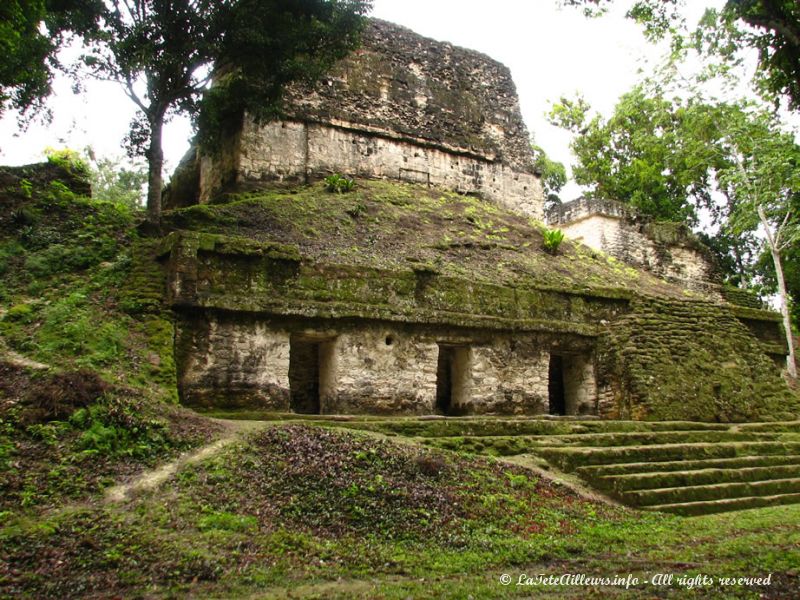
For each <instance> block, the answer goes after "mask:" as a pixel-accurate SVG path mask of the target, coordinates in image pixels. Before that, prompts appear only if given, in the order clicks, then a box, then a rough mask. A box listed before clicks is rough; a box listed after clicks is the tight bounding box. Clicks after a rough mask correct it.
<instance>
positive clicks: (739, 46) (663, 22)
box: [561, 0, 800, 109]
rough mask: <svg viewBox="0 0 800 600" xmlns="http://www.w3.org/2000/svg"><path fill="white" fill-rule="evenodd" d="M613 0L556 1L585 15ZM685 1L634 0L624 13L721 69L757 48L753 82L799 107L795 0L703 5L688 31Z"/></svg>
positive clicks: (799, 6) (799, 8)
mask: <svg viewBox="0 0 800 600" xmlns="http://www.w3.org/2000/svg"><path fill="white" fill-rule="evenodd" d="M614 1H615V0H561V4H562V5H564V6H572V7H583V9H584V14H586V15H587V16H591V17H595V16H598V15H601V14H603V13H604V12H606V11H607V10H608V7H609V6H610V5H612V4H613V3H614ZM686 5H687V0H636V1H635V2H634V3H633V5H632V7H631V8H630V10H628V12H627V16H628V18H630V19H633V20H635V21H636V22H638V23H639V24H640V25H642V26H643V28H644V31H645V35H646V36H647V37H648V39H649V40H651V41H654V40H658V39H662V38H664V37H671V39H672V46H673V49H675V50H682V49H686V48H688V47H695V48H696V49H697V50H699V51H700V52H701V53H703V54H704V56H705V57H706V59H708V58H712V57H716V58H720V59H722V61H723V65H718V66H716V68H717V70H719V71H723V72H724V71H725V69H727V68H729V67H730V66H731V65H737V64H741V61H742V52H743V51H746V50H748V49H754V50H756V51H757V52H758V57H759V69H758V72H757V73H756V75H755V80H756V83H757V84H758V85H759V86H760V88H761V89H762V91H763V92H765V93H766V94H767V95H768V96H770V97H771V98H773V99H775V100H777V99H779V98H785V99H786V100H787V101H788V103H789V105H790V106H791V107H792V108H794V109H800V2H797V0H728V1H727V2H726V3H725V5H724V6H723V8H722V9H720V10H717V9H708V10H707V11H706V13H705V15H704V16H703V18H702V19H701V21H700V23H699V25H698V26H697V28H696V29H695V30H694V31H693V32H691V35H687V23H686V20H685V17H684V15H683V13H682V8H683V7H685V6H686Z"/></svg>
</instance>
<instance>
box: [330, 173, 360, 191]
mask: <svg viewBox="0 0 800 600" xmlns="http://www.w3.org/2000/svg"><path fill="white" fill-rule="evenodd" d="M325 187H326V189H327V190H328V191H329V192H332V193H335V194H345V193H347V192H352V191H353V190H354V189H355V187H356V182H355V180H353V179H348V178H347V177H345V176H344V175H340V174H339V173H334V174H333V175H328V176H327V177H326V178H325Z"/></svg>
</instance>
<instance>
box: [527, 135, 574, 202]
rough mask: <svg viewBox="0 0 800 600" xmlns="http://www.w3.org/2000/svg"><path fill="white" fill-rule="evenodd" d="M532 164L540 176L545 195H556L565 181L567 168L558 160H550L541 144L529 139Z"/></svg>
mask: <svg viewBox="0 0 800 600" xmlns="http://www.w3.org/2000/svg"><path fill="white" fill-rule="evenodd" d="M531 149H532V150H533V165H534V168H535V169H536V170H537V171H538V172H539V174H540V175H541V177H542V186H543V187H544V192H545V194H546V195H547V196H551V195H553V196H557V194H558V192H560V191H561V188H563V187H564V186H565V185H566V183H567V168H566V167H565V166H564V165H563V164H562V163H560V162H558V161H555V160H552V159H551V158H550V157H549V156H547V153H546V152H545V151H544V149H543V148H542V147H541V146H538V145H537V144H536V142H535V141H534V140H531Z"/></svg>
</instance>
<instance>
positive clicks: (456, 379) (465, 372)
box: [436, 344, 472, 415]
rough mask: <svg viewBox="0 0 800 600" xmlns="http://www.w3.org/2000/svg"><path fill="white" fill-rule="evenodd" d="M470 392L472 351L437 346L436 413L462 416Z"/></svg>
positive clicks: (459, 347) (450, 346)
mask: <svg viewBox="0 0 800 600" xmlns="http://www.w3.org/2000/svg"><path fill="white" fill-rule="evenodd" d="M471 391H472V351H471V349H470V347H469V346H453V345H449V344H439V358H438V361H437V365H436V412H437V413H439V414H442V415H458V414H462V413H463V412H464V411H465V410H466V407H467V405H468V404H469V401H470V397H471Z"/></svg>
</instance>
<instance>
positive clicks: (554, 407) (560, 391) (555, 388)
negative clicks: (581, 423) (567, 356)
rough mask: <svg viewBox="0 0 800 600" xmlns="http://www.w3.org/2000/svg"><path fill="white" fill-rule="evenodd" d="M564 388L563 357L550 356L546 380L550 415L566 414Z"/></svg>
mask: <svg viewBox="0 0 800 600" xmlns="http://www.w3.org/2000/svg"><path fill="white" fill-rule="evenodd" d="M564 388H565V386H564V357H563V356H558V355H556V354H551V355H550V368H549V373H548V378H547V395H548V399H549V401H550V414H551V415H566V414H567V398H566V393H565V389H564Z"/></svg>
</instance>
